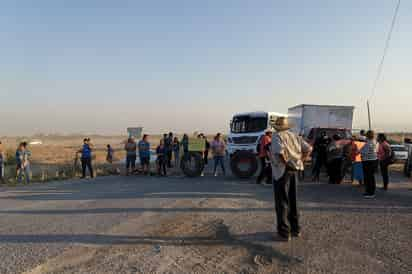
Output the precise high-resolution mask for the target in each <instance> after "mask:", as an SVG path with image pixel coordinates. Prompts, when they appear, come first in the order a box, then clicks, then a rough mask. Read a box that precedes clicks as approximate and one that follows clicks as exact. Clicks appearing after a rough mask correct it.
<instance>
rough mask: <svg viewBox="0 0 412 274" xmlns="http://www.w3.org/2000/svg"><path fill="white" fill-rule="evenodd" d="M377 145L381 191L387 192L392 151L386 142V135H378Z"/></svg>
mask: <svg viewBox="0 0 412 274" xmlns="http://www.w3.org/2000/svg"><path fill="white" fill-rule="evenodd" d="M378 143H379V146H378V159H379V166H380V168H381V174H382V179H383V190H388V185H389V166H390V165H391V164H392V162H391V161H392V159H391V158H392V149H391V146H390V145H389V143H388V141H387V140H386V135H385V134H383V133H380V134H378Z"/></svg>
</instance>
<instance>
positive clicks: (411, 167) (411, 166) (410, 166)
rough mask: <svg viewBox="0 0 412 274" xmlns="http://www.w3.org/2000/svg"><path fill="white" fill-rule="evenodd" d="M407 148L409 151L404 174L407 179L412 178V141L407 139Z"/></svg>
mask: <svg viewBox="0 0 412 274" xmlns="http://www.w3.org/2000/svg"><path fill="white" fill-rule="evenodd" d="M405 148H406V150H407V151H408V158H407V159H406V161H405V164H404V167H403V172H404V174H405V176H406V177H411V175H412V140H411V139H409V138H405Z"/></svg>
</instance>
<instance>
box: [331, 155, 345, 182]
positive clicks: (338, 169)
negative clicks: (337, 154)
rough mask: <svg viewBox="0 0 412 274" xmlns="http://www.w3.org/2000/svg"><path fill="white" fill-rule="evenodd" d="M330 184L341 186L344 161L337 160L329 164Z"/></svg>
mask: <svg viewBox="0 0 412 274" xmlns="http://www.w3.org/2000/svg"><path fill="white" fill-rule="evenodd" d="M328 166H329V183H330V184H340V183H341V181H342V159H341V158H337V159H333V160H331V161H330V162H329V164H328Z"/></svg>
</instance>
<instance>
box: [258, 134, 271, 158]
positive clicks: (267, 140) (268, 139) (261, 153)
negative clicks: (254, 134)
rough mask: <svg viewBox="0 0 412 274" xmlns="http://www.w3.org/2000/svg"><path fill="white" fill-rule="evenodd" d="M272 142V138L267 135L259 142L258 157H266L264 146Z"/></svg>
mask: <svg viewBox="0 0 412 274" xmlns="http://www.w3.org/2000/svg"><path fill="white" fill-rule="evenodd" d="M271 142H272V138H271V137H270V136H268V135H264V136H263V137H262V139H261V140H260V149H259V157H260V158H264V157H266V146H267V145H268V144H270V143H271Z"/></svg>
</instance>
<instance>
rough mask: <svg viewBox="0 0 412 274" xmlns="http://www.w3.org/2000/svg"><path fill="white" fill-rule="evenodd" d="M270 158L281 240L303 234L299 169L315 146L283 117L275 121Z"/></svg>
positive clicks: (301, 168)
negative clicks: (298, 197) (300, 215)
mask: <svg viewBox="0 0 412 274" xmlns="http://www.w3.org/2000/svg"><path fill="white" fill-rule="evenodd" d="M274 129H275V130H276V133H274V134H273V136H272V145H271V149H270V153H268V154H269V158H270V159H271V163H272V173H273V174H272V175H273V179H274V183H273V185H274V196H275V207H276V215H277V232H278V235H279V237H280V239H281V240H284V241H289V240H290V239H291V236H293V237H300V233H301V230H300V229H301V228H300V225H299V211H298V206H297V197H296V193H297V182H298V173H299V171H302V170H304V161H305V159H306V158H307V156H309V154H310V153H311V151H312V147H311V146H310V145H309V144H308V143H307V142H306V141H305V140H303V138H302V137H301V136H298V135H296V134H295V133H293V132H292V131H290V130H289V129H290V127H289V123H288V120H287V118H285V117H280V118H278V119H277V120H276V122H275V124H274Z"/></svg>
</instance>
